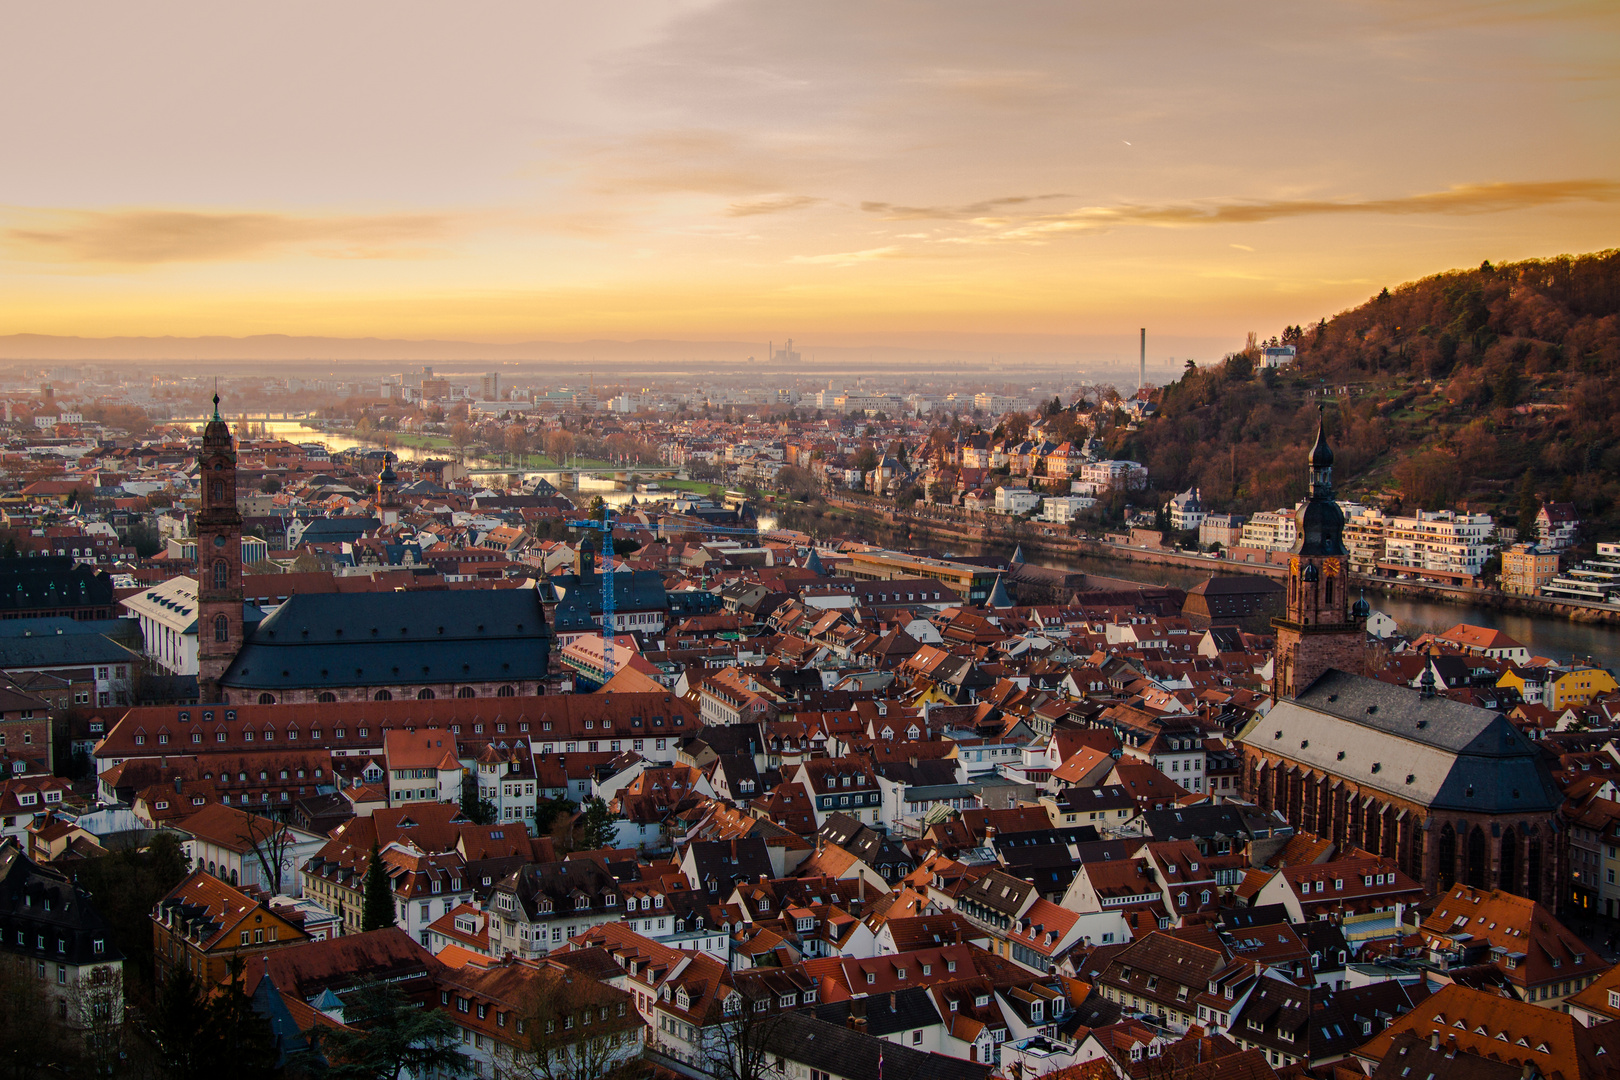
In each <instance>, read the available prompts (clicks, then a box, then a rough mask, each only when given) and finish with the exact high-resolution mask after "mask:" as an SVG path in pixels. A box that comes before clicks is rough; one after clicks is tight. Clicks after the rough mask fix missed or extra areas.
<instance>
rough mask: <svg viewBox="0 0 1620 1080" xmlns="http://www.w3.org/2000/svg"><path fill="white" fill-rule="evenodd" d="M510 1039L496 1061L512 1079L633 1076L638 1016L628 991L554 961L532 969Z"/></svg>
mask: <svg viewBox="0 0 1620 1080" xmlns="http://www.w3.org/2000/svg"><path fill="white" fill-rule="evenodd" d="M521 1014H522V1018H521V1020H520V1021H519V1022H518V1024H517V1027H516V1031H517V1037H516V1045H515V1046H514V1047H513V1048H512V1049H511V1050H509V1051H508V1052H507V1059H506V1060H505V1061H503V1062H502V1072H503V1074H504V1075H506V1076H509V1077H513V1078H516V1080H584V1078H591V1080H599V1078H604V1077H612V1078H614V1080H637V1078H640V1077H643V1076H645V1075H646V1074H647V1073H649V1072H650V1071H651V1070H650V1068H649V1067H648V1065H647V1062H646V1061H645V1059H643V1058H642V1056H641V1043H642V1021H641V1018H640V1015H639V1014H638V1013H637V1012H636V1010H635V1008H634V1007H633V1005H632V1003H631V1002H630V1000H629V995H628V994H627V993H625V992H623V991H620V990H614V989H613V988H611V987H608V986H606V985H604V984H602V983H599V982H597V981H595V980H594V979H590V978H587V977H586V976H584V975H580V974H577V973H575V972H573V971H570V970H569V969H567V968H565V967H562V966H560V965H547V966H545V967H542V968H539V969H538V970H536V971H535V972H534V975H533V978H532V980H531V985H530V987H529V993H528V994H527V995H526V998H525V1000H524V1001H523V1004H522V1009H521Z"/></svg>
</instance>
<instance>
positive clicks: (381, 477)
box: [377, 458, 399, 527]
mask: <svg viewBox="0 0 1620 1080" xmlns="http://www.w3.org/2000/svg"><path fill="white" fill-rule="evenodd" d="M377 520H379V521H381V522H382V523H383V526H384V527H387V526H389V525H398V524H399V478H398V477H397V476H395V475H394V467H393V465H391V464H389V462H388V459H387V458H384V459H383V467H382V472H380V473H378V474H377Z"/></svg>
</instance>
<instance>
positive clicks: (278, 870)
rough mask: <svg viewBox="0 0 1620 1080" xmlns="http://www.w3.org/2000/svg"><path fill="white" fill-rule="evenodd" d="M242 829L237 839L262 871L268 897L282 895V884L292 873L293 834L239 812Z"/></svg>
mask: <svg viewBox="0 0 1620 1080" xmlns="http://www.w3.org/2000/svg"><path fill="white" fill-rule="evenodd" d="M238 820H239V821H240V822H241V828H240V829H239V830H238V831H237V834H236V838H237V839H238V840H239V841H241V842H242V843H244V844H246V845H248V848H249V850H251V851H252V853H253V857H254V858H255V859H257V860H258V863H259V868H260V869H261V870H263V871H264V883H265V887H266V889H268V890H269V892H270V895H272V896H275V895H277V894H279V893H280V892H281V881H282V878H283V877H284V876H285V874H286V873H287V871H289V870H291V869H292V848H293V844H294V840H295V838H294V836H293V831H292V830H291V829H289V828H288V827H287V826H285V825H283V824H282V823H281V822H279V821H273V820H271V819H270V818H267V817H260V816H259V815H258V814H255V813H252V812H250V811H246V810H244V811H242V816H241V817H240V818H239V819H238Z"/></svg>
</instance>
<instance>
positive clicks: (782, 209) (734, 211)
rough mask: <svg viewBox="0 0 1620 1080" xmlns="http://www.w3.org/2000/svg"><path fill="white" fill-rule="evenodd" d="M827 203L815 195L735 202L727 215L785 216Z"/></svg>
mask: <svg viewBox="0 0 1620 1080" xmlns="http://www.w3.org/2000/svg"><path fill="white" fill-rule="evenodd" d="M822 202H826V200H825V199H821V198H818V197H816V196H814V195H781V196H777V197H775V198H769V199H752V200H749V201H746V202H734V203H732V204H731V205H730V206H729V207H727V208H726V213H727V214H729V215H730V216H732V217H753V216H755V215H757V214H784V213H788V212H790V211H793V210H806V209H808V208H810V207H812V206H815V205H816V204H817V203H822Z"/></svg>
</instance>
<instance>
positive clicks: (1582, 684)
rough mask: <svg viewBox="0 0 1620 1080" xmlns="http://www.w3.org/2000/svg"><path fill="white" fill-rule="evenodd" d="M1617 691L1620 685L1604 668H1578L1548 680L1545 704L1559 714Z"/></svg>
mask: <svg viewBox="0 0 1620 1080" xmlns="http://www.w3.org/2000/svg"><path fill="white" fill-rule="evenodd" d="M1616 689H1620V684H1617V683H1616V682H1615V681H1614V676H1613V675H1610V674H1609V673H1608V672H1607V671H1605V670H1604V669H1603V668H1598V667H1583V668H1576V669H1575V670H1574V671H1569V672H1565V673H1564V674H1562V675H1559V676H1557V677H1555V678H1553V679H1550V680H1548V683H1547V690H1546V692H1545V698H1546V700H1545V701H1544V702H1543V704H1545V705H1546V706H1547V707H1548V708H1549V709H1552V710H1553V711H1554V712H1557V711H1558V710H1560V709H1567V708H1569V707H1570V706H1571V705H1585V704H1586V703H1587V702H1589V701H1591V700H1592V699H1593V698H1595V697H1597V696H1598V695H1599V694H1607V693H1608V692H1609V691H1611V690H1616Z"/></svg>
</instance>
